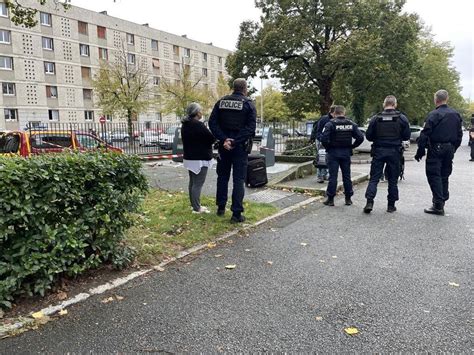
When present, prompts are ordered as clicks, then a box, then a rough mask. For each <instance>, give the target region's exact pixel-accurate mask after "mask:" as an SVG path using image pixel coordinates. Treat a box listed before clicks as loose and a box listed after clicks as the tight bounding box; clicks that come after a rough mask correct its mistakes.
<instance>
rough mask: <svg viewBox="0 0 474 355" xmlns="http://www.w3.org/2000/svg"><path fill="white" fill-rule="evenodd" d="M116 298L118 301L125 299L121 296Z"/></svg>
mask: <svg viewBox="0 0 474 355" xmlns="http://www.w3.org/2000/svg"><path fill="white" fill-rule="evenodd" d="M115 298H116V299H117V301H121V300H123V297H122V296H119V295H115Z"/></svg>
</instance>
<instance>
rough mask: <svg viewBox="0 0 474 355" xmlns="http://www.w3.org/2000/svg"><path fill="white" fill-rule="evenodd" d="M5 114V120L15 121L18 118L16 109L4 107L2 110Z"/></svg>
mask: <svg viewBox="0 0 474 355" xmlns="http://www.w3.org/2000/svg"><path fill="white" fill-rule="evenodd" d="M3 113H4V115H5V121H16V120H18V110H17V109H14V108H6V109H4V110H3Z"/></svg>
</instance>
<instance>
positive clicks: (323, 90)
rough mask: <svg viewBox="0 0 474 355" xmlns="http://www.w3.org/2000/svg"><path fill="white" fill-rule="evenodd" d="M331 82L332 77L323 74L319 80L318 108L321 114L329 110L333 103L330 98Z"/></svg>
mask: <svg viewBox="0 0 474 355" xmlns="http://www.w3.org/2000/svg"><path fill="white" fill-rule="evenodd" d="M332 82H333V78H332V77H328V76H325V77H323V79H322V80H321V81H320V85H319V110H320V113H321V115H325V114H327V113H328V112H329V109H330V108H331V105H332V103H333V98H332Z"/></svg>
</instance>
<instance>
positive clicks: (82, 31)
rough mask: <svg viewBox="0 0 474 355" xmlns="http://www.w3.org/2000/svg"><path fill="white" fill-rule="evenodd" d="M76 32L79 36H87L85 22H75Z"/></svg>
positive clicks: (87, 31)
mask: <svg viewBox="0 0 474 355" xmlns="http://www.w3.org/2000/svg"><path fill="white" fill-rule="evenodd" d="M77 30H78V31H79V33H80V34H81V35H87V34H89V28H88V26H87V22H82V21H77Z"/></svg>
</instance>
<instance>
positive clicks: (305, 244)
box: [300, 243, 308, 247]
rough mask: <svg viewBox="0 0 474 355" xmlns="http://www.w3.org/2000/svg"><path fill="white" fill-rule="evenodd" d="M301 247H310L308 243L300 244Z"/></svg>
mask: <svg viewBox="0 0 474 355" xmlns="http://www.w3.org/2000/svg"><path fill="white" fill-rule="evenodd" d="M300 245H302V246H304V247H305V246H307V245H308V243H300Z"/></svg>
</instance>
